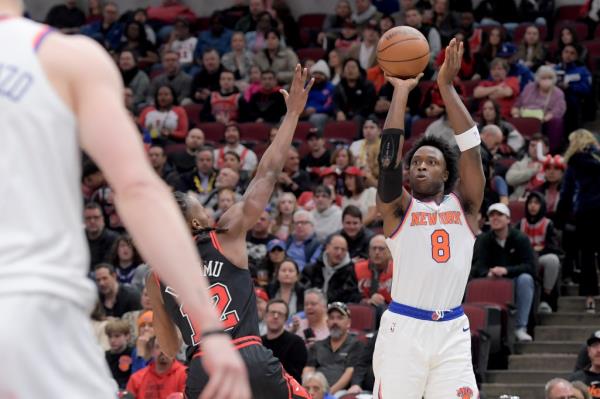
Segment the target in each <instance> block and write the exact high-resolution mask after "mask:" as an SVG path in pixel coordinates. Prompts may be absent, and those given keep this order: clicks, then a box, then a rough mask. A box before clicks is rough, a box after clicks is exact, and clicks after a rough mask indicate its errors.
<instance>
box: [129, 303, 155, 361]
mask: <svg viewBox="0 0 600 399" xmlns="http://www.w3.org/2000/svg"><path fill="white" fill-rule="evenodd" d="M135 312H136V313H138V312H139V317H138V319H137V320H136V321H135V323H133V325H134V328H131V327H132V326H131V321H130V320H128V321H129V326H130V330H129V331H131V338H132V341H133V343H134V345H135V347H134V348H133V351H132V352H131V357H132V363H131V372H132V373H135V372H136V371H138V370H141V369H143V368H144V367H146V366H148V364H150V362H151V361H152V348H151V347H150V346H149V343H150V340H151V339H152V338H154V336H155V333H154V325H153V324H152V323H153V318H154V313H153V312H152V310H139V311H135ZM131 313H133V312H129V313H125V314H124V315H123V318H122V319H123V320H127V319H126V318H125V316H128V315H130V314H131Z"/></svg>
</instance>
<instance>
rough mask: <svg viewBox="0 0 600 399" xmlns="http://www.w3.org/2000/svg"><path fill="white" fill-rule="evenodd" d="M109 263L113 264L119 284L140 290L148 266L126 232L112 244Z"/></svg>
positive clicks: (144, 280) (143, 283) (142, 286)
mask: <svg viewBox="0 0 600 399" xmlns="http://www.w3.org/2000/svg"><path fill="white" fill-rule="evenodd" d="M109 261H110V264H111V265H114V266H115V270H116V272H117V280H118V281H119V284H124V285H129V286H131V287H133V288H135V289H136V290H137V291H138V292H140V293H141V292H142V288H144V285H145V282H146V274H147V273H148V266H146V265H144V261H143V260H142V257H141V256H140V254H139V253H138V251H137V249H136V248H135V245H133V240H132V239H131V237H130V236H129V235H128V234H122V235H120V236H119V238H117V240H116V241H115V243H114V244H113V247H112V251H111V254H110V256H109Z"/></svg>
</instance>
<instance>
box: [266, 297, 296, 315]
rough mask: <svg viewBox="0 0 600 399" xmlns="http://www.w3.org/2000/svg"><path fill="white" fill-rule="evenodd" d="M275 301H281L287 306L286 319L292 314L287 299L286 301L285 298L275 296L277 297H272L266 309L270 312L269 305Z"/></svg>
mask: <svg viewBox="0 0 600 399" xmlns="http://www.w3.org/2000/svg"><path fill="white" fill-rule="evenodd" d="M275 303H280V304H282V305H283V306H285V319H287V318H288V316H289V315H290V307H289V306H288V304H287V302H286V301H284V300H283V299H281V298H275V299H271V300H270V301H269V302H267V308H266V311H267V312H268V311H269V306H271V305H273V304H275Z"/></svg>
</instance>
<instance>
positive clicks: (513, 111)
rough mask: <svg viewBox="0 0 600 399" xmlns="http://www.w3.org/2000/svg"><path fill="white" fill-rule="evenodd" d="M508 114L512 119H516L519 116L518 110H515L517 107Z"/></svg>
mask: <svg viewBox="0 0 600 399" xmlns="http://www.w3.org/2000/svg"><path fill="white" fill-rule="evenodd" d="M510 114H511V115H512V117H513V118H518V117H519V116H520V115H521V113H520V112H519V108H517V107H513V108H512V109H511V110H510Z"/></svg>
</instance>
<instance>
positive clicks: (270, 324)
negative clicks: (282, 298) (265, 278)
mask: <svg viewBox="0 0 600 399" xmlns="http://www.w3.org/2000/svg"><path fill="white" fill-rule="evenodd" d="M286 319H287V308H286V307H285V305H284V304H283V303H272V304H270V305H268V307H267V317H265V322H266V323H267V328H268V329H269V331H270V332H272V333H277V332H281V331H283V326H284V325H285V321H286Z"/></svg>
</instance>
